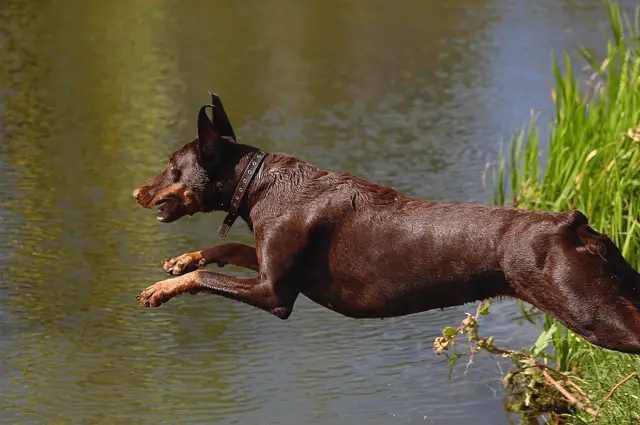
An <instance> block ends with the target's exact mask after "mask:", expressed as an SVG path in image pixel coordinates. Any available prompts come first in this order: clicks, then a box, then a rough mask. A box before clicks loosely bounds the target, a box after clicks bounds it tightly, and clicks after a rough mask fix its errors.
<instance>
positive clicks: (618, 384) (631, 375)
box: [593, 372, 638, 421]
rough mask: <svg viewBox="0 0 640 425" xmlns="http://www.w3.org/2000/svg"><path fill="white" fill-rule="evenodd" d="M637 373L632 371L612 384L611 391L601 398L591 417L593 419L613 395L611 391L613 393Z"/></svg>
mask: <svg viewBox="0 0 640 425" xmlns="http://www.w3.org/2000/svg"><path fill="white" fill-rule="evenodd" d="M636 375H638V374H637V373H636V372H632V373H630V374H629V376H627V377H626V378H624V379H623V380H622V381H620V382H618V383H617V384H615V385H614V386H613V388H611V391H609V394H607V396H606V397H605V398H604V399H603V400H602V402H601V403H600V407H599V408H598V411H597V412H596V414H595V416H594V417H593V420H594V421H595V420H596V418H597V417H598V414H599V413H600V412H601V411H602V407H603V406H604V404H605V403H606V402H607V400H609V399H610V398H611V396H612V395H613V393H615V392H616V391H618V388H620V387H621V386H623V385H624V383H625V382H627V381H628V380H629V379H631V378H633V377H634V376H636Z"/></svg>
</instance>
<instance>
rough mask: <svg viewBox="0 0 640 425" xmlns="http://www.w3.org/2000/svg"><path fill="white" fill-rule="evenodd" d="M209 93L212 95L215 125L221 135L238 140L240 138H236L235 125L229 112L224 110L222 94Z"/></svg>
mask: <svg viewBox="0 0 640 425" xmlns="http://www.w3.org/2000/svg"><path fill="white" fill-rule="evenodd" d="M209 94H210V95H211V104H212V105H213V126H214V127H215V129H216V131H217V132H218V134H219V135H220V136H221V137H228V138H230V139H232V140H233V141H234V142H237V141H238V139H236V134H235V133H234V131H233V126H232V125H231V121H229V117H228V116H227V112H226V111H225V110H224V106H222V100H220V96H218V95H217V94H215V93H211V92H209Z"/></svg>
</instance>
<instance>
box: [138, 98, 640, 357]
mask: <svg viewBox="0 0 640 425" xmlns="http://www.w3.org/2000/svg"><path fill="white" fill-rule="evenodd" d="M214 116H215V114H214ZM218 120H219V121H222V122H218V123H216V122H215V121H214V123H212V122H211V121H210V120H209V118H208V117H207V115H206V112H204V108H203V110H201V111H200V113H199V115H198V139H196V140H194V141H192V142H190V143H188V144H187V145H185V146H184V147H183V148H181V149H179V150H178V151H176V152H175V153H174V154H173V155H172V157H171V159H170V162H169V165H168V167H167V169H166V170H165V171H164V172H163V173H161V174H160V175H158V176H156V177H154V178H153V179H151V180H150V181H148V182H146V183H145V184H144V185H142V186H141V187H140V188H138V189H136V191H135V192H134V197H135V198H136V199H137V201H138V203H139V204H140V205H142V206H143V207H146V208H151V207H153V206H154V205H155V204H156V203H158V202H159V201H160V200H162V199H164V198H166V197H171V198H172V199H175V200H176V201H175V202H177V203H178V204H177V207H176V208H175V210H174V211H173V212H172V213H171V214H169V215H168V216H167V217H165V218H164V219H163V221H166V222H170V221H174V220H177V219H179V218H180V217H182V216H184V215H191V214H195V213H196V212H207V211H214V210H224V209H226V205H227V204H228V201H229V197H230V196H231V193H232V192H233V189H234V187H235V185H236V183H237V181H238V179H239V178H240V177H241V175H242V172H243V170H244V168H245V167H246V165H247V161H248V160H249V158H250V156H251V155H252V154H253V152H255V151H256V150H257V149H256V148H254V147H251V146H249V145H243V144H238V143H237V142H236V141H235V135H233V137H230V136H229V134H224V132H225V131H226V132H227V133H228V132H229V130H228V129H230V128H231V125H230V123H228V119H227V118H226V115H225V116H224V117H223V118H222V119H220V118H218ZM225 120H226V121H225ZM225 129H227V130H225ZM231 131H232V130H231ZM231 134H233V133H231ZM176 168H178V169H179V171H180V172H179V173H176V172H175V171H171V170H175V169H176ZM176 176H178V177H176ZM247 195H248V196H246V197H245V199H244V200H243V203H242V205H241V208H240V216H241V217H242V219H243V220H244V221H245V222H246V223H247V225H248V226H249V228H250V229H251V230H252V231H253V232H254V234H255V248H253V247H250V246H247V245H244V244H238V243H229V244H222V245H218V246H215V247H213V248H208V249H204V250H202V251H197V252H193V253H188V254H184V255H181V256H179V257H176V258H174V259H171V260H167V261H166V262H165V263H164V266H163V267H164V269H165V270H166V271H167V272H168V273H170V274H172V275H177V276H179V277H176V278H172V279H168V280H165V281H162V282H158V283H156V284H155V285H152V286H150V287H149V288H147V289H146V290H145V291H143V292H142V294H141V295H140V303H141V304H142V305H144V306H152V307H156V306H159V305H160V304H162V303H164V302H166V301H168V300H169V299H170V298H172V297H174V296H177V295H180V294H181V293H184V292H188V293H199V292H205V293H212V294H216V295H221V296H224V297H227V298H231V299H234V300H237V301H241V302H245V303H247V304H250V305H253V306H255V307H258V308H261V309H263V310H265V311H268V312H270V313H272V314H274V315H275V316H277V317H279V318H281V319H286V318H288V317H289V315H290V314H291V313H292V311H293V306H294V303H295V301H296V299H297V297H298V295H300V294H303V295H305V296H306V297H308V298H309V299H311V300H313V301H314V302H316V303H318V304H320V305H322V306H324V307H326V308H328V309H331V310H333V311H335V312H337V313H340V314H342V315H345V316H349V317H353V318H383V317H392V316H402V315H407V314H413V313H418V312H422V311H426V310H430V309H435V308H444V307H449V306H456V305H461V304H464V303H468V302H473V301H477V300H483V299H487V298H493V297H513V298H518V299H521V300H523V301H526V302H529V303H531V304H533V305H534V306H536V307H538V308H540V309H542V310H543V311H546V312H548V313H550V314H551V315H553V316H554V317H556V318H557V319H558V320H559V321H560V322H561V323H563V324H564V325H566V326H567V327H569V328H570V329H572V330H574V331H575V332H576V333H578V334H580V335H582V336H583V337H584V338H586V339H587V340H588V341H590V342H592V343H594V344H596V345H599V346H602V347H606V348H609V349H612V350H617V351H623V352H629V353H640V309H639V308H640V275H639V274H638V273H637V272H636V271H635V270H633V269H632V268H631V266H630V265H629V264H628V263H627V262H626V261H625V260H624V258H622V255H621V254H620V251H619V249H618V248H617V247H616V246H615V245H614V244H613V243H612V241H611V240H610V239H609V238H608V237H607V236H605V235H603V234H600V233H598V232H596V231H595V230H593V229H592V228H591V227H589V225H588V221H587V218H586V217H585V216H584V215H583V214H582V213H580V212H578V211H568V212H545V211H524V210H519V209H515V208H507V207H497V206H491V205H483V204H466V203H451V202H430V201H425V200H420V199H415V198H409V197H406V196H403V195H402V194H400V193H399V192H397V191H396V190H394V189H392V188H389V187H384V186H380V185H378V184H375V183H373V182H370V181H367V180H364V179H361V178H359V177H356V176H353V175H351V174H348V173H340V172H333V171H327V170H321V169H318V168H316V167H314V166H313V165H311V164H308V163H305V162H302V161H299V160H297V159H295V158H293V157H291V156H287V155H283V154H272V155H269V156H268V157H267V158H266V160H265V162H264V164H263V166H262V168H261V169H260V171H259V174H258V175H257V176H256V179H255V181H254V183H253V184H252V185H251V187H250V188H249V191H248V193H247ZM165 213H166V211H165ZM207 264H217V265H219V266H224V265H226V264H234V265H238V266H240V267H246V268H249V269H252V270H255V271H256V272H257V274H256V276H255V277H252V278H238V277H235V276H228V275H224V274H221V273H217V272H212V271H205V270H202V267H204V266H206V265H207Z"/></svg>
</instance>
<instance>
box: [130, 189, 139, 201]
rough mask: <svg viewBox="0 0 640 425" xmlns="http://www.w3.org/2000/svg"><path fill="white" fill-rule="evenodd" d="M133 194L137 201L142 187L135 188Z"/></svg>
mask: <svg viewBox="0 0 640 425" xmlns="http://www.w3.org/2000/svg"><path fill="white" fill-rule="evenodd" d="M131 195H133V199H135V200H136V201H137V200H138V196H140V188H137V189H136V190H134V191H133V193H132V194H131Z"/></svg>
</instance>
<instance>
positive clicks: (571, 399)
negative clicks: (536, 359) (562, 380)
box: [542, 369, 597, 415]
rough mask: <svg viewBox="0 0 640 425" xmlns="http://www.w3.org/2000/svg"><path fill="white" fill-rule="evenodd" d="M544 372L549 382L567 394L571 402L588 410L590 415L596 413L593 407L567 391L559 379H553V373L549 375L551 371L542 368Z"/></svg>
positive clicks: (564, 394)
mask: <svg viewBox="0 0 640 425" xmlns="http://www.w3.org/2000/svg"><path fill="white" fill-rule="evenodd" d="M542 374H543V375H544V377H545V379H546V380H547V382H548V383H549V384H550V385H551V386H552V387H554V388H555V389H556V390H558V391H559V392H560V394H562V395H563V396H565V398H566V399H567V400H568V401H569V402H570V403H571V404H575V405H576V406H578V408H580V409H582V410H584V411H585V412H587V413H588V414H590V415H596V414H597V412H596V411H595V410H593V409H591V408H590V407H587V406H585V405H584V403H582V402H581V401H580V400H578V399H577V398H575V397H574V396H573V394H571V393H570V392H569V391H567V390H566V389H565V388H564V387H563V386H562V385H560V384H559V383H558V381H556V380H555V379H553V378H552V377H551V375H549V372H547V371H546V370H545V369H542Z"/></svg>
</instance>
